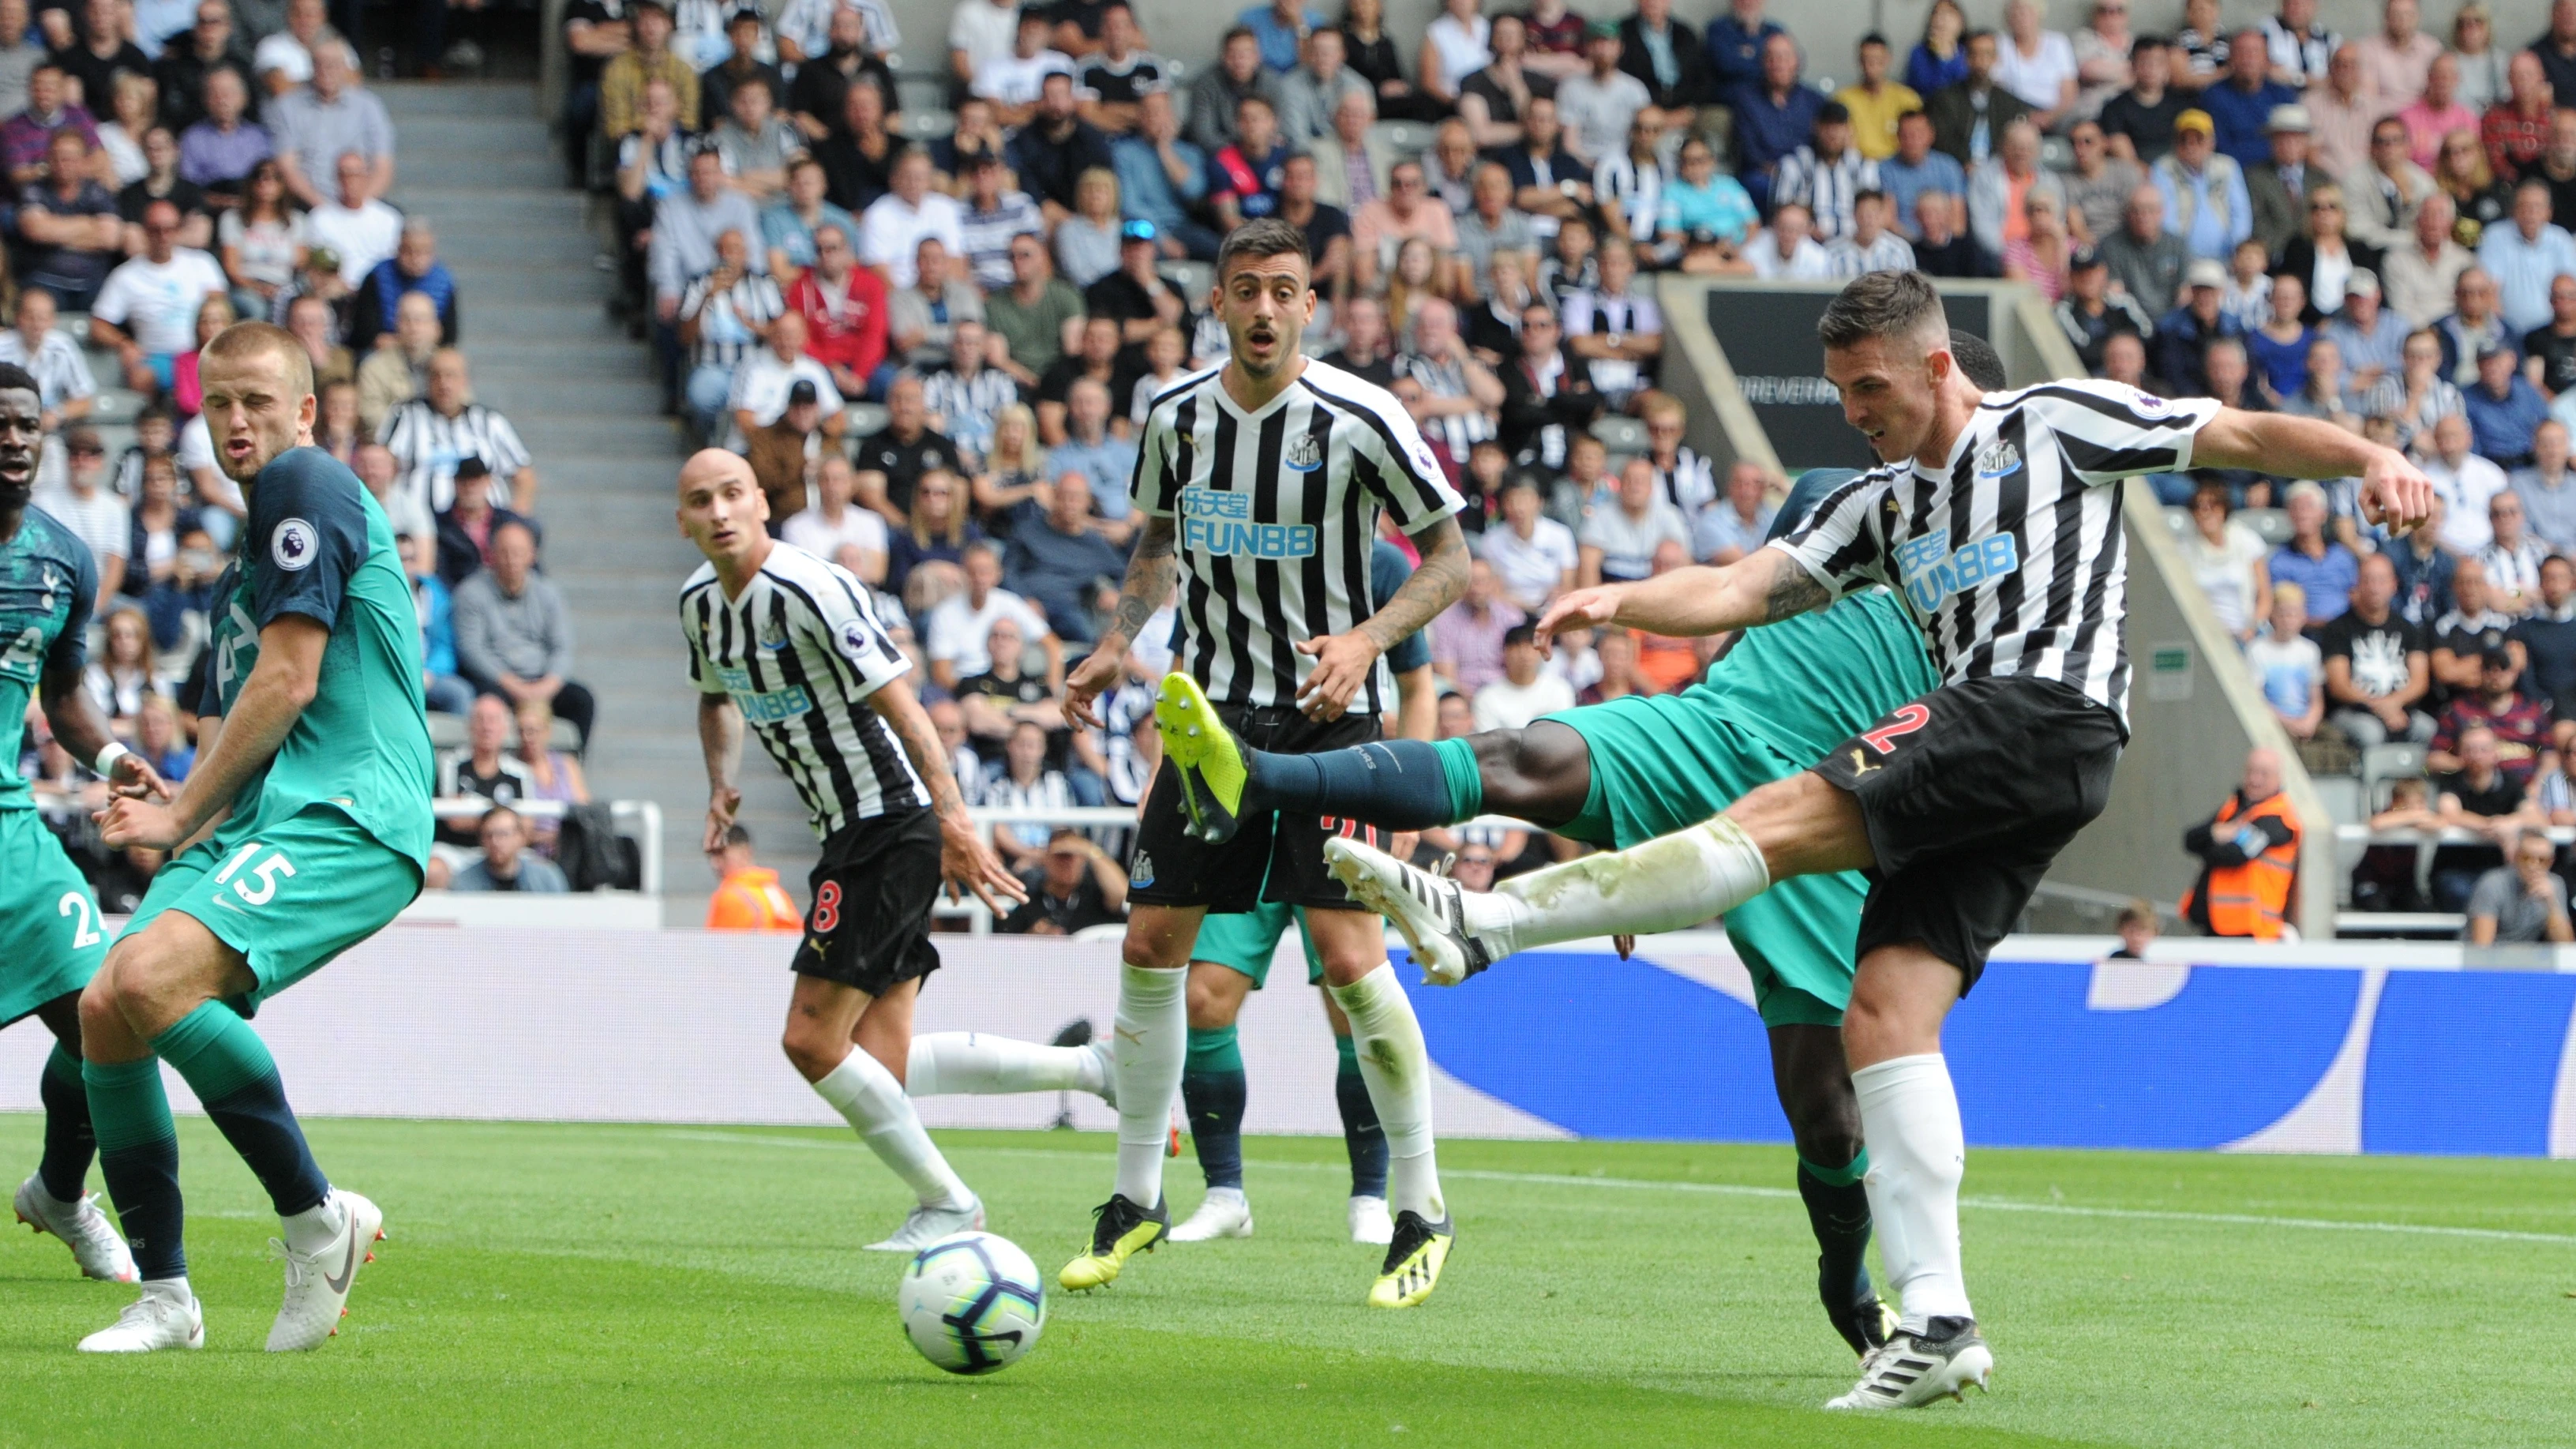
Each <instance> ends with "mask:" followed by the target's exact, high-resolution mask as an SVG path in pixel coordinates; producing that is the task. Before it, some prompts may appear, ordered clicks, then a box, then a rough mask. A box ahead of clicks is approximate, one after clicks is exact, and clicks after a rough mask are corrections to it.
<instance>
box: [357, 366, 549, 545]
mask: <svg viewBox="0 0 2576 1449" xmlns="http://www.w3.org/2000/svg"><path fill="white" fill-rule="evenodd" d="M473 395H474V388H473V382H472V379H471V378H470V377H469V376H468V375H467V370H466V366H465V354H463V353H461V352H458V351H457V350H456V349H454V348H452V347H444V348H440V349H439V350H438V352H437V353H436V354H435V355H433V356H432V357H431V358H430V360H429V386H428V389H427V390H426V391H425V392H423V393H422V395H421V396H419V397H416V398H413V399H412V400H411V401H410V402H407V403H404V404H403V405H402V406H401V407H398V408H396V409H394V414H393V419H392V420H391V421H390V422H388V423H386V424H385V435H384V438H383V440H382V441H383V442H384V445H385V446H386V448H388V449H390V450H391V451H392V453H393V455H394V461H395V462H396V463H397V464H399V465H400V466H401V467H402V468H403V470H404V473H405V477H404V482H403V488H402V491H403V492H404V493H405V494H407V495H408V496H410V497H412V498H415V499H418V500H420V501H422V502H424V503H426V504H427V505H428V506H429V508H430V509H431V511H433V512H436V511H439V510H443V509H445V508H446V507H447V505H448V502H449V500H450V499H451V498H452V497H453V495H454V488H455V476H456V466H457V464H458V463H460V462H462V461H463V460H464V459H467V458H480V459H482V460H483V465H484V466H485V467H486V468H489V469H490V470H491V471H492V476H493V477H495V478H501V479H507V480H508V490H509V491H508V497H509V500H510V506H511V507H512V508H514V509H516V510H517V511H518V512H520V513H522V514H529V515H533V514H535V513H536V511H537V469H536V460H535V459H534V457H532V456H531V455H530V454H529V452H528V446H527V444H525V443H522V442H520V441H519V431H518V429H516V428H514V427H512V426H510V420H509V419H508V418H506V417H503V416H502V415H501V414H499V413H497V412H495V411H493V410H492V409H491V408H488V407H486V406H484V405H483V404H481V403H479V402H474V401H471V399H472V397H473Z"/></svg>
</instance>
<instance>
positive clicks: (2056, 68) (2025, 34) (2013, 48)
mask: <svg viewBox="0 0 2576 1449" xmlns="http://www.w3.org/2000/svg"><path fill="white" fill-rule="evenodd" d="M2077 79H2078V77H2077V71H2076V64H2075V48H2074V46H2073V44H2072V43H2071V42H2069V41H2068V39H2067V37H2066V36H2065V35H2063V34H2061V33H2059V32H2057V31H2054V30H2048V29H2044V28H2042V25H2041V12H2040V7H2039V3H2038V0H2007V3H2006V4H2005V6H2004V33H2003V34H2002V35H2001V36H2000V37H1998V38H1997V41H1996V46H1995V83H1996V84H1997V85H2000V86H2002V87H2003V88H2004V89H2006V90H2008V91H2010V92H2012V94H2013V95H2014V96H2015V97H2016V98H2017V99H2019V100H2020V101H2021V102H2022V104H2024V105H2026V106H2028V107H2030V118H2031V120H2032V121H2034V122H2035V123H2037V124H2038V126H2039V128H2040V129H2041V130H2044V131H2055V130H2058V129H2059V128H2060V127H2061V126H2062V125H2063V123H2064V121H2065V118H2066V117H2067V116H2068V114H2069V113H2071V112H2072V111H2073V110H2074V108H2075V101H2076V89H2077V87H2076V82H2077Z"/></svg>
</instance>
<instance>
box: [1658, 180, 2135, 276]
mask: <svg viewBox="0 0 2576 1449" xmlns="http://www.w3.org/2000/svg"><path fill="white" fill-rule="evenodd" d="M1914 222H1915V230H1916V231H1917V232H1919V233H1921V234H1920V235H1919V236H1917V237H1916V238H1915V240H1914V265H1915V266H1916V267H1917V268H1918V269H1920V270H1921V271H1922V272H1923V274H1924V275H1926V276H1932V277H1999V276H2001V275H2003V272H2002V270H2001V263H2000V261H1999V260H1998V259H1997V258H1995V257H1993V256H1989V255H1988V254H1987V252H1986V249H1985V248H1983V247H1981V246H1979V245H1977V239H1976V238H1975V237H1972V236H1970V235H1968V234H1967V230H1966V227H1967V207H1966V206H1965V204H1964V203H1962V202H1961V200H1960V199H1959V198H1958V197H1956V196H1952V195H1949V194H1948V193H1946V192H1940V191H1927V192H1925V193H1923V194H1922V195H1921V196H1919V197H1916V198H1915V200H1914ZM2163 240H2165V241H2169V242H2170V241H2173V239H2172V238H2171V237H2164V238H2163ZM1760 245H1761V250H1760V251H1758V252H1756V251H1751V250H1748V251H1747V253H1746V255H1747V257H1748V258H1749V259H1751V260H1752V261H1753V262H1754V263H1755V264H1756V265H1755V267H1754V270H1755V271H1756V272H1757V273H1759V272H1760V271H1761V270H1762V267H1763V265H1766V264H1767V263H1768V262H1769V260H1770V242H1769V239H1768V238H1765V239H1763V241H1762V242H1761V243H1760ZM2174 245H2175V246H2176V247H2179V246H2180V245H2181V243H2180V242H2174ZM1683 270H1685V271H1687V270H1689V266H1688V264H1687V263H1685V264H1684V267H1683ZM1790 270H1791V271H1792V272H1793V273H1794V271H1795V268H1794V266H1792V267H1791V268H1790ZM1828 272H1830V266H1829V267H1828Z"/></svg>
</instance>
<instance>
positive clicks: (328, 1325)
mask: <svg viewBox="0 0 2576 1449" xmlns="http://www.w3.org/2000/svg"><path fill="white" fill-rule="evenodd" d="M328 1200H329V1201H330V1202H332V1203H334V1204H337V1205H338V1207H339V1209H340V1231H339V1232H338V1233H337V1234H334V1235H333V1237H332V1238H331V1241H329V1242H328V1243H325V1244H323V1245H322V1247H321V1248H320V1249H318V1250H317V1251H314V1252H311V1253H299V1252H297V1251H295V1250H294V1249H293V1248H290V1247H288V1246H287V1245H286V1244H285V1243H283V1242H281V1241H279V1240H278V1239H276V1238H271V1239H269V1240H268V1245H269V1247H271V1248H272V1249H274V1250H276V1252H277V1254H278V1255H279V1256H280V1257H283V1258H284V1259H285V1260H286V1301H285V1302H284V1303H283V1304H281V1305H280V1306H279V1307H278V1310H277V1322H276V1323H275V1324H274V1325H272V1326H271V1327H270V1328H269V1330H268V1351H269V1352H270V1353H300V1352H303V1351H305V1350H307V1349H315V1348H320V1347H321V1346H322V1345H323V1343H324V1342H325V1341H326V1340H328V1339H330V1338H331V1337H332V1336H333V1335H335V1334H337V1333H338V1332H339V1331H340V1320H341V1319H343V1318H346V1317H348V1316H349V1287H350V1285H351V1284H353V1283H355V1282H356V1281H357V1279H358V1268H359V1266H360V1265H361V1264H365V1263H372V1262H374V1261H375V1260H376V1253H375V1245H376V1244H377V1243H379V1242H381V1241H383V1240H384V1236H385V1214H384V1210H383V1209H381V1208H379V1207H377V1206H376V1205H375V1204H374V1203H372V1202H369V1201H367V1200H366V1199H365V1198H363V1197H360V1196H358V1195H357V1194H356V1193H354V1192H350V1191H347V1190H346V1189H343V1188H336V1187H335V1188H333V1189H331V1196H330V1198H329V1199H328Z"/></svg>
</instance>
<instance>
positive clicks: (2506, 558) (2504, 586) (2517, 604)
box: [2462, 488, 2549, 616]
mask: <svg viewBox="0 0 2576 1449" xmlns="http://www.w3.org/2000/svg"><path fill="white" fill-rule="evenodd" d="M2487 523H2488V526H2489V527H2490V528H2491V529H2492V530H2493V531H2494V533H2495V541H2494V542H2493V543H2490V544H2488V545H2487V546H2486V548H2485V549H2483V550H2482V551H2480V552H2479V554H2478V559H2477V561H2478V564H2479V566H2480V567H2481V568H2483V569H2484V570H2485V572H2486V577H2487V583H2488V586H2489V587H2488V598H2489V601H2490V603H2491V604H2492V605H2493V607H2494V608H2495V609H2496V610H2497V611H2498V612H2500V613H2505V614H2513V615H2517V616H2518V615H2522V614H2528V613H2530V612H2531V611H2532V609H2533V608H2534V607H2536V606H2537V605H2538V604H2539V603H2540V565H2541V561H2542V560H2544V559H2546V558H2548V557H2549V550H2548V548H2547V547H2546V546H2545V545H2543V544H2542V543H2541V542H2540V541H2539V540H2538V539H2535V538H2532V537H2531V536H2529V535H2528V534H2526V533H2524V532H2523V526H2522V498H2521V495H2519V494H2517V493H2515V492H2514V491H2513V490H2511V489H2509V488H2508V489H2506V490H2505V491H2504V492H2502V493H2499V494H2497V495H2496V496H2495V497H2494V498H2492V499H2489V500H2488V501H2487ZM2462 562H2464V563H2465V562H2467V560H2465V559H2464V560H2462Z"/></svg>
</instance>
